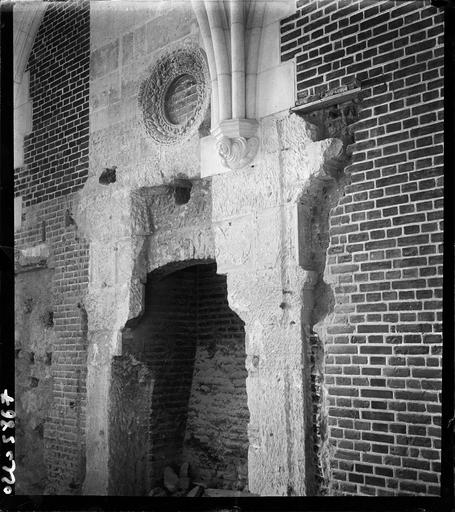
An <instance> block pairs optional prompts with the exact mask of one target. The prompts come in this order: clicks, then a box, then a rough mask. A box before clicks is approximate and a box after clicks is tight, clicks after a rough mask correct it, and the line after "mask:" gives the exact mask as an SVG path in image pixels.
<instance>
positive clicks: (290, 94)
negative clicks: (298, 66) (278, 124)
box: [256, 60, 296, 118]
mask: <svg viewBox="0 0 455 512" xmlns="http://www.w3.org/2000/svg"><path fill="white" fill-rule="evenodd" d="M277 91H280V94H277ZM295 97H296V96H295V64H294V62H293V61H292V60H290V61H287V62H284V63H283V64H280V65H279V66H276V67H274V68H270V69H268V70H266V71H263V72H262V73H259V74H258V77H257V99H256V101H257V107H256V108H257V116H258V118H262V117H265V116H268V115H270V114H274V113H276V112H281V111H283V110H288V109H289V108H291V107H293V106H294V105H295Z"/></svg>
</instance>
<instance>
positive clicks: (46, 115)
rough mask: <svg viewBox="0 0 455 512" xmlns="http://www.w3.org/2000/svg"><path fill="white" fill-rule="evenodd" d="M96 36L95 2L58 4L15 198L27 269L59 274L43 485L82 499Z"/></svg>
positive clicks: (34, 91) (37, 74)
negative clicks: (80, 201) (87, 189)
mask: <svg viewBox="0 0 455 512" xmlns="http://www.w3.org/2000/svg"><path fill="white" fill-rule="evenodd" d="M89 28H90V23H89V10H88V3H86V2H79V1H77V2H56V3H50V4H49V5H48V7H47V10H46V13H45V15H44V18H43V20H42V23H41V26H40V28H39V30H38V33H37V36H36V38H35V41H34V45H33V49H32V53H31V56H30V59H29V62H28V68H29V71H30V96H31V98H32V100H33V131H32V133H31V134H30V135H28V136H27V137H26V140H25V145H24V166H23V167H20V168H18V169H16V175H15V195H16V196H20V197H22V225H21V226H20V228H19V230H18V231H17V233H16V256H17V258H18V261H17V263H18V268H17V270H18V271H19V272H20V271H22V270H27V271H30V270H32V271H33V268H38V269H39V268H43V267H44V268H45V267H48V268H50V269H53V271H52V272H49V273H48V275H49V276H52V277H51V283H50V285H51V293H52V296H53V303H52V304H49V307H50V309H51V310H52V313H53V327H52V333H53V334H52V349H51V354H50V356H49V357H50V358H51V359H50V362H51V366H50V374H51V378H52V383H53V384H52V400H51V403H50V406H49V414H48V416H47V418H46V421H45V425H44V432H43V436H44V440H45V446H46V449H45V451H44V453H45V455H44V457H45V461H44V462H45V464H46V467H47V479H46V481H45V482H43V483H42V485H43V487H44V492H47V493H56V494H59V493H65V494H73V493H78V492H80V489H81V484H82V481H83V479H84V473H85V440H84V431H85V395H86V392H85V373H86V346H87V318H86V313H85V309H84V296H85V292H86V288H87V283H88V244H87V243H86V241H85V240H84V239H83V238H82V237H81V235H80V233H79V232H78V229H77V226H76V225H75V224H74V221H73V219H72V211H73V206H74V204H73V203H74V200H75V196H74V194H73V192H74V191H76V190H77V189H79V188H80V187H81V186H82V185H83V181H84V178H85V176H87V175H88V77H89V74H88V73H89ZM32 248H33V250H34V251H35V252H36V251H38V252H40V251H43V252H42V253H41V256H42V257H41V259H40V257H38V258H31V259H30V258H28V257H27V256H25V255H26V254H27V252H24V251H27V250H30V249H32ZM28 254H30V253H28ZM34 260H36V261H34ZM37 260H39V261H37ZM30 263H33V264H32V265H30ZM33 265H35V267H33ZM30 336H31V338H33V339H31V340H29V342H30V343H32V344H33V343H37V342H38V343H39V339H38V337H37V334H36V332H35V331H31V334H30ZM25 435H28V434H27V433H26V434H25Z"/></svg>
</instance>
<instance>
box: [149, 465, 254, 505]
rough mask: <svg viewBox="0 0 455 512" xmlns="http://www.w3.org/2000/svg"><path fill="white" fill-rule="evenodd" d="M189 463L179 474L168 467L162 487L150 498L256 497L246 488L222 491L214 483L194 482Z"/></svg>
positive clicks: (152, 491)
mask: <svg viewBox="0 0 455 512" xmlns="http://www.w3.org/2000/svg"><path fill="white" fill-rule="evenodd" d="M189 469H190V468H189V464H188V462H184V463H183V464H182V465H181V466H180V469H179V474H178V475H177V473H176V472H175V471H174V469H173V468H172V467H171V466H166V468H165V469H164V472H163V481H162V487H160V486H157V487H154V488H153V489H152V490H151V491H150V492H149V496H155V497H159V496H174V497H193V498H198V497H201V496H202V497H223V496H224V497H240V496H255V494H252V493H250V492H248V490H247V488H246V487H245V488H244V489H243V490H240V489H222V488H215V487H213V485H214V482H213V481H210V482H200V481H194V480H192V478H191V475H190V471H189ZM211 486H212V487H211Z"/></svg>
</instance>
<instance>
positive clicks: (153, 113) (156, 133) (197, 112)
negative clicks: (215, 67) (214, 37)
mask: <svg viewBox="0 0 455 512" xmlns="http://www.w3.org/2000/svg"><path fill="white" fill-rule="evenodd" d="M138 99H139V106H140V108H141V110H142V116H143V122H144V126H145V129H146V131H147V133H148V134H149V135H150V136H151V137H152V138H153V139H154V140H155V141H156V142H159V143H160V144H174V143H177V142H180V141H182V140H185V139H186V138H188V137H190V136H191V135H193V134H194V133H195V132H196V131H197V129H198V128H199V126H200V125H201V124H202V122H203V121H204V118H205V115H206V113H207V110H208V108H209V100H210V79H209V72H208V67H207V64H206V61H205V56H204V54H203V53H202V50H201V49H200V48H199V47H195V46H187V47H185V48H182V49H179V50H176V51H173V52H169V53H166V54H165V55H163V56H162V57H161V58H160V59H158V61H157V62H156V64H155V65H154V66H153V68H152V70H151V72H150V74H149V76H148V78H146V79H145V80H144V82H143V83H142V85H141V88H140V91H139V97H138Z"/></svg>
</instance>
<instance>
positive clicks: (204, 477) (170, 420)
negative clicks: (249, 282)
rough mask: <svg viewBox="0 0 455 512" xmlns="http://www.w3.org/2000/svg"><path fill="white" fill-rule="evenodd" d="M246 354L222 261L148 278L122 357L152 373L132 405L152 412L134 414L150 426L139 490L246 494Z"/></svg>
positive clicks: (144, 432)
mask: <svg viewBox="0 0 455 512" xmlns="http://www.w3.org/2000/svg"><path fill="white" fill-rule="evenodd" d="M245 357H246V355H245V331H244V323H243V322H242V320H241V319H240V318H239V317H238V315H236V314H235V313H234V312H233V311H232V310H231V309H230V308H229V305H228V301H227V284H226V276H223V275H218V274H217V273H216V264H215V263H198V264H192V265H190V266H186V267H185V268H181V269H178V270H175V267H172V266H169V267H163V268H161V269H158V270H156V271H154V272H152V273H150V274H149V276H148V279H147V283H146V289H145V307H144V312H143V314H142V316H141V317H140V318H138V319H134V320H132V321H130V322H129V323H128V325H127V326H126V328H125V329H124V332H123V355H122V359H124V360H125V358H130V361H132V362H133V363H134V364H136V365H142V366H143V367H144V372H145V373H147V372H148V373H147V375H148V376H150V385H149V386H148V387H147V389H148V399H147V400H145V399H144V396H143V393H142V394H141V393H138V396H142V398H141V401H142V403H141V404H137V407H136V408H135V409H136V410H137V414H138V415H139V414H142V415H144V413H143V412H139V411H143V410H144V402H146V403H147V405H146V409H147V410H148V414H147V418H139V417H137V418H136V420H135V421H136V424H142V425H143V426H144V428H143V430H142V434H141V435H142V437H143V439H142V441H143V442H142V445H143V446H142V449H143V451H145V452H146V458H145V459H144V463H145V465H146V473H147V475H148V477H147V481H148V487H149V488H148V490H146V489H143V490H142V492H141V493H143V492H144V490H145V491H146V492H147V493H148V492H149V491H150V490H151V489H156V488H161V489H163V492H166V493H167V494H169V493H171V494H175V495H181V496H182V495H183V496H184V495H186V493H187V492H188V490H189V491H191V489H192V488H193V487H194V485H195V483H202V484H203V485H204V486H206V487H208V488H215V489H230V490H247V488H246V486H247V480H248V478H247V453H248V439H247V424H248V420H249V413H248V407H247V395H246V377H247V371H246V369H245ZM145 373H144V375H145ZM134 375H137V372H136V373H135V374H134ZM143 380H144V382H145V381H147V378H145V377H144V379H143ZM136 385H138V384H136ZM142 389H145V388H142ZM120 400H121V398H120ZM130 409H134V408H131V407H130ZM114 422H115V417H112V419H111V424H112V423H114ZM133 423H134V421H133ZM117 424H118V422H117ZM146 425H147V428H145V426H146ZM114 428H118V427H114ZM138 442H139V440H138ZM130 452H131V450H130ZM126 456H128V455H127V454H126ZM187 465H188V466H189V469H188V472H187ZM169 467H170V468H172V470H173V472H174V474H170V472H169ZM166 468H168V469H167V470H166ZM186 473H187V474H186ZM165 474H166V478H165V479H164V480H166V481H164V480H163V478H164V476H165ZM176 477H178V478H179V481H177V479H176ZM123 478H124V475H123ZM173 479H174V480H175V482H174V484H172V483H171V484H170V483H169V482H170V481H172V480H173ZM185 479H186V480H185ZM169 487H173V488H174V491H175V492H173V491H172V489H171V490H170V489H169ZM137 491H138V490H137V489H136V492H134V494H136V493H138V492H137Z"/></svg>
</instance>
